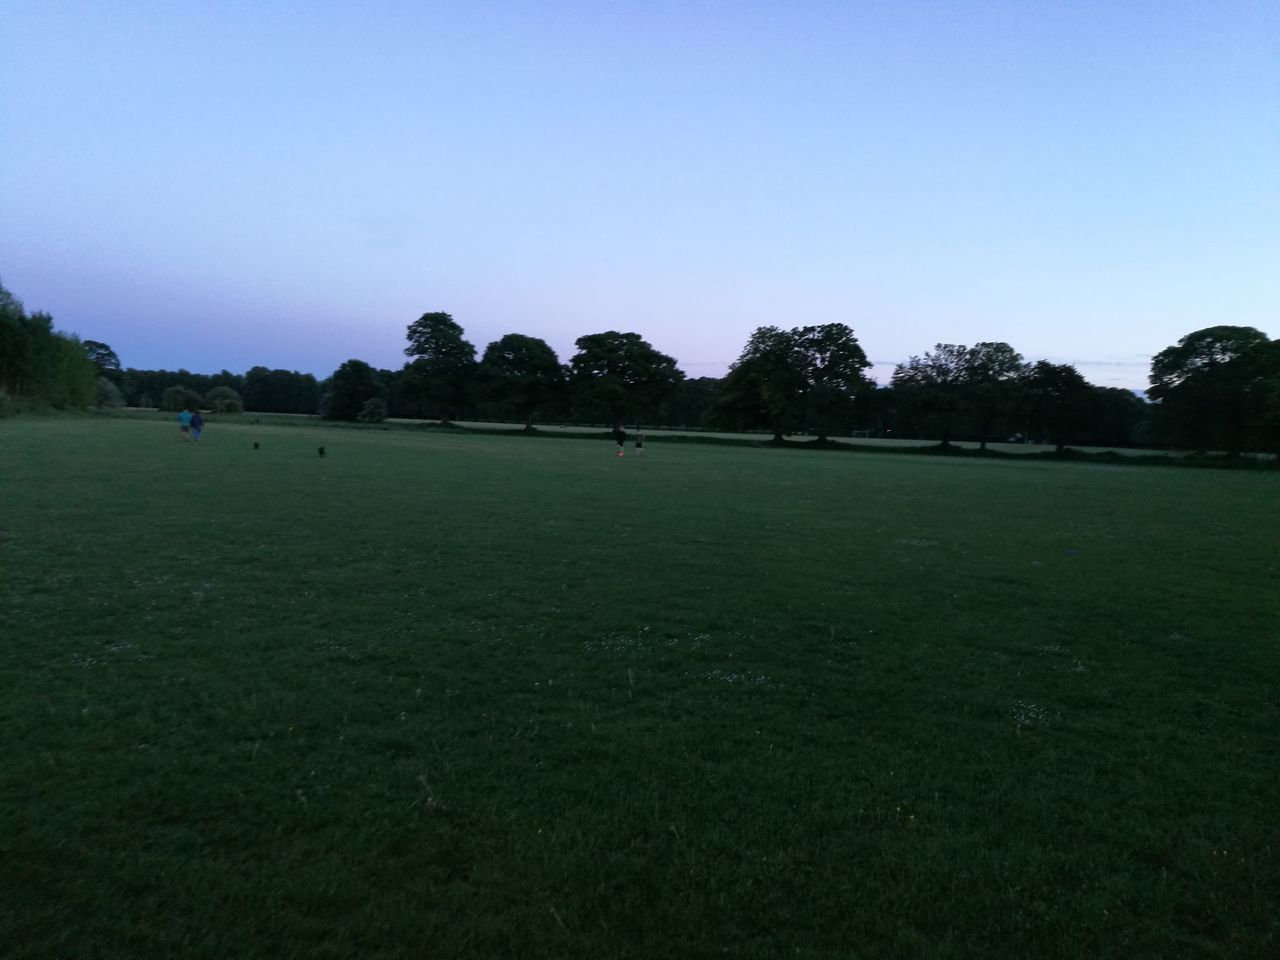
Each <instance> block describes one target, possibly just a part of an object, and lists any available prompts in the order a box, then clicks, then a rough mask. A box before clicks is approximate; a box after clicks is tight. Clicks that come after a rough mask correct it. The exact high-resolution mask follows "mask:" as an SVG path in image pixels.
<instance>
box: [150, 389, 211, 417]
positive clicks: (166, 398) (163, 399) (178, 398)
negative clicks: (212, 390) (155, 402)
mask: <svg viewBox="0 0 1280 960" xmlns="http://www.w3.org/2000/svg"><path fill="white" fill-rule="evenodd" d="M203 406H204V398H203V397H201V396H200V394H198V393H196V392H195V391H194V390H192V389H191V388H190V387H188V386H186V385H185V384H175V385H174V386H172V387H169V388H168V389H166V390H165V391H164V393H163V394H161V395H160V409H161V410H168V411H169V412H171V413H172V412H173V411H174V410H199V409H200V408H201V407H203Z"/></svg>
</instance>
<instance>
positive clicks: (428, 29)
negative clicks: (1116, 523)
mask: <svg viewBox="0 0 1280 960" xmlns="http://www.w3.org/2000/svg"><path fill="white" fill-rule="evenodd" d="M1278 225H1280V3H1276V2H1274V0H1258V2H1233V0H1221V2H1217V0H1204V2H1195V3H1179V2H1173V0H1154V2H1142V0H1127V2H1121V3H1116V2H1112V0H1107V2H1088V0H1062V2H1033V0H1023V2H965V3H953V2H911V0H900V2H899V0H895V2H883V3H870V2H854V0H848V2H840V3H836V2H804V0H793V2H784V0H778V2H740V3H728V2H697V0H684V2H670V3H669V2H665V0H651V2H644V3H640V2H634V3H611V2H607V0H597V2H586V0H584V2H533V0H530V2H505V3H493V2H484V0H468V2H456V3H430V2H403V3H393V2H377V0H372V2H364V3H351V2H334V3H329V2H272V0H258V2H218V3H214V2H208V3H194V2H181V0H178V2H157V3H134V2H128V0H112V2H103V0H96V2H89V3H67V2H47V0H41V2H30V0H4V2H0V281H3V283H4V285H5V286H6V287H8V289H9V290H11V291H12V292H13V293H14V294H15V295H16V296H18V297H19V298H20V299H22V300H23V301H24V302H25V303H26V305H27V307H28V309H32V310H35V309H42V310H47V311H49V312H50V313H52V314H53V315H54V319H55V322H56V325H57V326H58V327H60V328H61V329H65V330H70V331H73V332H76V333H78V334H80V335H81V336H82V337H84V338H86V339H94V340H102V341H106V342H107V343H109V344H111V345H112V347H114V348H115V350H116V352H117V353H118V354H119V355H120V358H121V360H122V362H123V363H124V364H125V365H126V366H134V367H144V368H161V367H162V368H168V369H177V368H179V367H186V368H187V369H190V370H193V371H197V372H212V371H216V370H218V369H221V368H227V369H230V370H232V371H235V372H243V371H244V370H246V369H247V368H248V367H250V366H253V365H255V364H264V365H266V366H269V367H285V368H288V369H298V370H304V371H310V372H313V373H316V374H318V375H321V376H325V375H327V374H329V373H330V372H332V371H333V369H334V368H335V367H337V366H338V364H340V363H341V362H342V361H344V360H346V359H348V358H350V357H355V358H359V359H363V360H366V361H368V362H370V363H372V364H374V365H375V366H379V367H392V368H398V367H399V366H400V365H401V364H402V363H403V361H404V358H403V356H402V353H401V351H402V348H403V346H404V343H405V340H404V331H405V327H406V326H407V325H408V324H409V323H411V322H412V321H413V320H415V319H416V318H417V317H418V316H419V315H420V314H422V313H423V312H426V311H430V310H445V311H448V312H450V313H452V314H453V316H454V318H455V319H456V320H457V321H458V322H459V323H461V324H462V326H463V327H464V328H465V330H466V334H467V338H468V339H469V340H471V342H473V343H474V344H475V345H476V347H477V350H478V351H481V350H483V348H484V346H485V344H486V343H488V342H489V341H491V340H495V339H497V338H498V337H500V336H502V335H503V334H505V333H512V332H518V333H525V334H529V335H533V336H538V337H542V338H543V339H545V340H547V342H548V343H550V344H551V345H552V346H553V347H554V348H555V349H556V351H557V352H558V353H559V354H560V356H561V359H562V360H565V361H567V360H568V359H569V357H570V356H571V354H572V353H573V341H574V339H575V338H577V337H578V336H581V335H583V334H587V333H595V332H599V331H603V330H610V329H614V330H634V331H636V332H638V333H640V334H641V335H642V336H644V337H645V338H646V339H647V340H649V342H651V343H652V344H653V345H654V346H655V347H657V348H658V349H659V350H662V351H664V352H666V353H669V354H671V355H673V356H674V357H676V359H677V360H678V361H679V364H680V366H681V368H682V369H683V370H684V371H685V372H686V373H687V374H688V375H689V376H703V375H716V376H718V375H721V374H723V372H724V370H725V368H726V366H727V364H728V363H730V362H732V361H733V360H734V359H735V358H736V357H737V355H738V353H739V352H740V351H741V349H742V346H743V344H744V343H745V341H746V339H747V337H748V336H749V335H750V333H751V331H752V330H753V329H754V328H755V327H757V326H761V325H764V324H776V325H780V326H787V327H789V326H797V325H804V324H809V323H829V322H836V321H838V322H843V323H847V324H848V325H849V326H851V327H853V328H854V330H855V332H856V333H857V335H858V337H859V339H860V341H861V343H862V345H863V347H864V349H865V350H866V351H867V354H868V356H869V357H871V358H872V359H873V360H875V361H876V362H877V364H878V365H877V367H876V368H875V370H874V373H875V375H876V376H877V378H878V379H880V380H881V382H884V381H886V380H887V378H888V375H889V374H890V373H891V372H892V366H893V364H894V363H895V362H897V361H901V360H903V359H905V358H906V357H907V356H908V355H911V354H920V353H923V352H924V351H926V350H928V349H930V348H931V347H932V346H933V344H935V343H937V342H950V343H974V342H977V341H981V340H1005V341H1008V342H1009V343H1011V344H1013V346H1014V347H1016V348H1017V349H1018V350H1020V351H1021V352H1022V353H1023V354H1024V355H1025V356H1026V357H1027V359H1029V360H1032V359H1040V358H1047V359H1050V360H1053V361H1056V362H1072V363H1076V364H1077V365H1078V366H1079V368H1080V370H1081V372H1082V373H1084V374H1085V376H1086V377H1088V378H1089V379H1090V380H1091V381H1093V382H1094V383H1098V384H1102V385H1106V386H1125V387H1139V388H1140V387H1143V386H1145V384H1146V373H1147V369H1148V365H1149V360H1150V357H1151V355H1152V354H1154V353H1155V352H1156V351H1158V350H1160V349H1162V348H1163V347H1165V346H1168V345H1169V344H1171V343H1173V342H1175V341H1176V340H1177V339H1178V338H1179V337H1181V336H1183V335H1185V334H1187V333H1189V332H1191V331H1193V330H1196V329H1199V328H1201V327H1206V326H1211V325H1215V324H1221V323H1226V324H1238V325H1247V326H1256V327H1259V328H1260V329H1262V330H1264V331H1266V332H1267V333H1269V334H1270V335H1271V336H1280V322H1278V318H1277V308H1278V307H1280V226H1278Z"/></svg>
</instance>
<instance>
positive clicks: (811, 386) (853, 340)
mask: <svg viewBox="0 0 1280 960" xmlns="http://www.w3.org/2000/svg"><path fill="white" fill-rule="evenodd" d="M791 337H792V338H793V340H794V341H795V356H796V359H797V360H798V361H799V363H800V380H801V383H802V388H803V401H804V409H805V413H806V414H807V419H808V421H809V423H810V424H811V425H812V427H813V428H814V430H816V431H817V434H818V439H819V440H826V439H827V435H828V434H829V433H831V432H833V431H835V430H836V429H838V428H840V427H842V426H847V425H848V423H849V420H850V418H851V417H852V416H853V411H854V405H855V402H856V400H857V398H858V397H859V396H860V395H865V394H866V393H868V392H869V391H870V390H871V382H870V381H869V380H868V379H867V376H866V374H865V373H863V371H864V370H866V369H867V368H868V367H870V366H871V362H870V361H869V360H867V355H866V354H865V353H864V352H863V350H862V346H861V345H860V344H859V343H858V338H857V337H855V336H854V335H853V331H852V330H851V329H849V327H847V326H845V325H844V324H843V323H825V324H821V325H819V326H812V327H800V328H799V329H796V330H792V331H791Z"/></svg>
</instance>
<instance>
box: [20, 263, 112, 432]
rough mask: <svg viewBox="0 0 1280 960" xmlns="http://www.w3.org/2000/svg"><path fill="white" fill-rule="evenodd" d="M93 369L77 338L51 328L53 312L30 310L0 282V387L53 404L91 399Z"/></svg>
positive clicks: (78, 403)
mask: <svg viewBox="0 0 1280 960" xmlns="http://www.w3.org/2000/svg"><path fill="white" fill-rule="evenodd" d="M96 379H97V371H96V370H95V369H94V366H93V364H92V363H91V362H90V361H89V358H88V357H87V356H86V355H85V349H84V345H83V344H82V343H81V342H80V340H79V338H78V337H76V336H74V335H72V334H67V333H61V332H59V331H56V330H54V329H53V317H51V316H49V314H47V313H43V312H41V311H37V312H35V313H31V314H28V313H27V312H26V310H25V309H24V307H23V305H22V302H21V301H20V300H18V299H17V297H15V296H14V295H13V294H11V293H10V292H9V291H8V290H6V289H5V288H4V286H3V285H0V389H3V390H5V391H6V392H8V393H10V394H13V395H14V396H19V397H26V398H28V399H31V400H35V401H37V402H38V403H45V404H49V405H50V406H54V407H66V408H82V407H88V406H89V405H90V404H92V402H93V398H94V389H95V381H96Z"/></svg>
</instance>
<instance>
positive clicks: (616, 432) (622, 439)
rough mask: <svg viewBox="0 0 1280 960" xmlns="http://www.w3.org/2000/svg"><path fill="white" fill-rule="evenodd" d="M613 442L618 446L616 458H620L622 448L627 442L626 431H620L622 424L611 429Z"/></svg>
mask: <svg viewBox="0 0 1280 960" xmlns="http://www.w3.org/2000/svg"><path fill="white" fill-rule="evenodd" d="M613 441H614V443H616V444H617V445H618V456H622V446H623V444H625V443H626V442H627V431H625V430H623V429H622V424H618V425H617V426H616V427H614V428H613Z"/></svg>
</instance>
